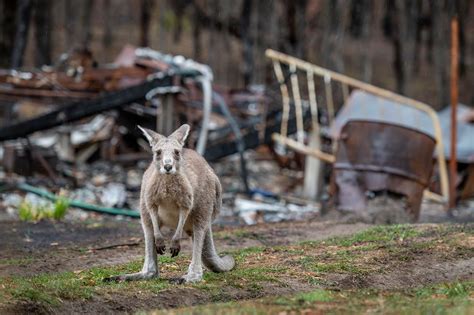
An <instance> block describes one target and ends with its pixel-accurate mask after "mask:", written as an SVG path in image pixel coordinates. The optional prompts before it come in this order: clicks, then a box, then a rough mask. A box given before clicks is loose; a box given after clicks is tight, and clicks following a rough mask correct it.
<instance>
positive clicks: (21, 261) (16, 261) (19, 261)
mask: <svg viewBox="0 0 474 315" xmlns="http://www.w3.org/2000/svg"><path fill="white" fill-rule="evenodd" d="M33 261H34V258H32V257H22V258H0V265H7V266H12V265H28V264H31V263H32V262H33Z"/></svg>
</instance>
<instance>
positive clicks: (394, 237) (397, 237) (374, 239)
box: [325, 224, 422, 247]
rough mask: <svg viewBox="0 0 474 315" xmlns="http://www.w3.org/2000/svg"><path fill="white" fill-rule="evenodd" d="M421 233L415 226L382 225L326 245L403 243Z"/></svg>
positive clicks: (329, 241) (331, 240) (330, 241)
mask: <svg viewBox="0 0 474 315" xmlns="http://www.w3.org/2000/svg"><path fill="white" fill-rule="evenodd" d="M421 233H422V232H420V231H419V230H417V229H416V228H415V227H414V226H412V225H407V224H396V225H380V226H376V227H373V228H370V229H367V230H365V231H362V232H359V233H356V234H354V235H353V236H350V237H335V238H332V239H329V240H328V241H326V242H325V243H326V244H328V245H337V246H343V247H349V246H354V245H359V244H363V243H387V242H394V241H398V242H402V241H404V240H407V239H411V238H415V237H417V236H420V235H421Z"/></svg>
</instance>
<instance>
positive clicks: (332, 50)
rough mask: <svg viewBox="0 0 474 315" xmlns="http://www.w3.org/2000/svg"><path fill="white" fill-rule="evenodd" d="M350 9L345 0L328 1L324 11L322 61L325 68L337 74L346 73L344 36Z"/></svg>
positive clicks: (325, 2) (325, 3)
mask: <svg viewBox="0 0 474 315" xmlns="http://www.w3.org/2000/svg"><path fill="white" fill-rule="evenodd" d="M349 12H350V7H349V6H348V5H347V3H346V2H345V1H344V0H334V1H333V0H326V1H324V6H323V10H322V15H323V16H322V19H323V32H324V34H323V38H322V43H321V59H322V61H323V64H324V66H326V67H327V68H330V69H333V70H335V71H337V72H341V73H342V72H344V59H343V57H342V51H343V49H344V47H343V45H342V44H343V43H344V36H345V31H346V27H347V23H348V19H349Z"/></svg>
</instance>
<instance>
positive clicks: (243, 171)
mask: <svg viewBox="0 0 474 315" xmlns="http://www.w3.org/2000/svg"><path fill="white" fill-rule="evenodd" d="M212 97H213V98H214V99H215V100H216V102H217V104H218V105H219V108H220V109H221V112H222V114H223V115H224V116H225V118H226V119H227V122H228V123H229V125H230V128H231V129H232V131H233V132H234V135H235V140H236V142H237V151H238V152H239V157H240V176H241V178H242V182H243V184H244V189H245V193H246V194H250V187H249V183H248V173H247V165H246V162H245V157H244V151H245V142H244V138H243V137H242V133H241V132H240V127H239V124H238V123H237V121H236V120H235V118H234V116H232V114H231V112H230V110H229V107H228V106H227V103H226V102H225V100H224V98H223V97H222V96H221V95H220V94H219V93H217V92H212Z"/></svg>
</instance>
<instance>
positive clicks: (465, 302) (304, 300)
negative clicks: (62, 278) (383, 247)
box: [153, 282, 474, 315]
mask: <svg viewBox="0 0 474 315" xmlns="http://www.w3.org/2000/svg"><path fill="white" fill-rule="evenodd" d="M473 285H474V282H454V283H448V284H439V285H436V286H428V287H423V288H419V289H415V290H406V291H392V292H384V291H370V290H359V291H343V292H340V291H334V290H324V289H317V290H313V291H309V292H303V293H297V294H295V295H289V296H279V297H267V298H262V299H257V300H247V301H237V302H227V303H217V304H209V305H201V306H195V307H187V308H181V309H175V310H160V311H156V312H153V313H154V314H165V313H170V314H235V315H238V314H278V313H286V312H290V313H295V314H298V313H300V312H307V313H309V314H313V313H316V314H319V313H323V314H367V313H371V314H372V313H374V314H446V315H448V314H472V312H473V311H474V301H473V299H472V298H469V297H468V295H469V293H470V294H471V295H472V293H473ZM446 288H450V289H449V290H448V291H446ZM452 288H456V289H452ZM461 288H462V289H461ZM452 290H454V291H455V292H456V293H455V294H454V295H453V293H452ZM420 292H422V293H420Z"/></svg>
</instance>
